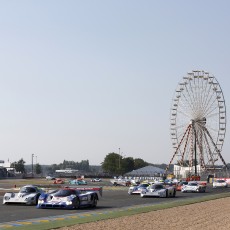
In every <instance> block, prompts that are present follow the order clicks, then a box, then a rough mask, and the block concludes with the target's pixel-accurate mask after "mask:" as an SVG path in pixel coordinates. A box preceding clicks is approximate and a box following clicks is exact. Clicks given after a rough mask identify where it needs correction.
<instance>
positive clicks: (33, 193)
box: [3, 185, 44, 205]
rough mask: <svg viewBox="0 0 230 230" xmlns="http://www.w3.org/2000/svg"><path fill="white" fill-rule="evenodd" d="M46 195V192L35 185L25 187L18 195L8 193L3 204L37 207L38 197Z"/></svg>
mask: <svg viewBox="0 0 230 230" xmlns="http://www.w3.org/2000/svg"><path fill="white" fill-rule="evenodd" d="M42 193H44V191H43V190H42V189H41V188H39V187H37V186H35V185H25V186H23V187H22V188H21V189H20V190H19V192H18V193H14V192H7V193H5V195H4V197H3V204H10V203H12V204H26V205H36V204H37V202H38V197H39V196H40V195H41V194H42Z"/></svg>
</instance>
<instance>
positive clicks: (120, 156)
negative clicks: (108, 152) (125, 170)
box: [118, 148, 121, 169]
mask: <svg viewBox="0 0 230 230" xmlns="http://www.w3.org/2000/svg"><path fill="white" fill-rule="evenodd" d="M120 150H121V149H120V148H119V161H118V162H119V169H120V168H121V154H120Z"/></svg>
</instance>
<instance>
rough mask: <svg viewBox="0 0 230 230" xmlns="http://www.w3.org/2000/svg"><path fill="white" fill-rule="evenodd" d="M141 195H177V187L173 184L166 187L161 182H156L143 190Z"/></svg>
mask: <svg viewBox="0 0 230 230" xmlns="http://www.w3.org/2000/svg"><path fill="white" fill-rule="evenodd" d="M140 195H141V197H147V196H150V197H151V196H152V197H154V196H156V197H175V196H176V188H175V187H173V186H170V187H167V188H166V187H165V186H164V185H163V184H161V183H156V184H152V185H150V186H148V187H147V188H145V189H142V190H141V193H140Z"/></svg>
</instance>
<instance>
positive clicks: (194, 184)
mask: <svg viewBox="0 0 230 230" xmlns="http://www.w3.org/2000/svg"><path fill="white" fill-rule="evenodd" d="M189 185H191V186H197V185H198V184H197V183H189Z"/></svg>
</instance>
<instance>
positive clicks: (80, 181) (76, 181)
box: [69, 179, 87, 185]
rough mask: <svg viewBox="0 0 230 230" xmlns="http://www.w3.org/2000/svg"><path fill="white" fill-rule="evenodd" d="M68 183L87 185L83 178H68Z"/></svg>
mask: <svg viewBox="0 0 230 230" xmlns="http://www.w3.org/2000/svg"><path fill="white" fill-rule="evenodd" d="M69 184H76V185H87V182H86V181H85V180H78V179H76V180H70V181H69Z"/></svg>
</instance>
